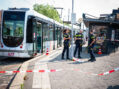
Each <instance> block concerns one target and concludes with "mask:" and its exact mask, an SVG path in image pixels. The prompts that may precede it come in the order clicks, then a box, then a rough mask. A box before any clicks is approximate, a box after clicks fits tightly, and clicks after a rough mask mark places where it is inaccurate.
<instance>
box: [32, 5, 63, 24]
mask: <svg viewBox="0 0 119 89" xmlns="http://www.w3.org/2000/svg"><path fill="white" fill-rule="evenodd" d="M33 7H34V10H35V11H37V12H38V13H41V14H43V15H45V16H47V17H49V18H52V19H54V20H56V21H58V22H60V23H61V22H62V21H61V19H60V17H59V13H58V11H57V10H56V9H54V7H53V6H50V5H48V4H47V5H43V4H41V5H39V4H35V5H34V6H33Z"/></svg>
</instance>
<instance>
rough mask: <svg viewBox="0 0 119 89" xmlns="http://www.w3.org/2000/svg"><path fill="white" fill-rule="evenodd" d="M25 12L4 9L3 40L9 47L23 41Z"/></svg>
mask: <svg viewBox="0 0 119 89" xmlns="http://www.w3.org/2000/svg"><path fill="white" fill-rule="evenodd" d="M24 18H25V12H15V11H5V12H4V15H3V31H2V32H3V35H2V36H3V41H4V44H5V45H7V46H9V47H16V46H19V45H20V44H21V43H22V41H23V32H24Z"/></svg>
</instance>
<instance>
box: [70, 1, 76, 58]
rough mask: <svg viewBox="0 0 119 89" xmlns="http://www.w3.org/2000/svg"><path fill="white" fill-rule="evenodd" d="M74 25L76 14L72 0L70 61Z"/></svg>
mask: <svg viewBox="0 0 119 89" xmlns="http://www.w3.org/2000/svg"><path fill="white" fill-rule="evenodd" d="M75 23H76V14H75V13H74V0H72V14H71V24H72V29H71V40H72V41H71V59H73V52H74V50H73V25H74V24H75Z"/></svg>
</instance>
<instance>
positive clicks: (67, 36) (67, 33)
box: [62, 29, 71, 59]
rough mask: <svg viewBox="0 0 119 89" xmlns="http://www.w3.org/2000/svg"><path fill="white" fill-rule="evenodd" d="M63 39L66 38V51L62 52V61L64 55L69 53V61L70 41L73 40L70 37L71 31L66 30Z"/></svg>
mask: <svg viewBox="0 0 119 89" xmlns="http://www.w3.org/2000/svg"><path fill="white" fill-rule="evenodd" d="M63 33H64V34H63V37H64V49H63V52H62V59H64V53H65V52H67V59H69V40H70V39H71V38H70V35H69V30H68V29H66V30H64V32H63Z"/></svg>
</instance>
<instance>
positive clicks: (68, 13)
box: [68, 9, 70, 22]
mask: <svg viewBox="0 0 119 89" xmlns="http://www.w3.org/2000/svg"><path fill="white" fill-rule="evenodd" d="M69 17H70V9H68V22H69Z"/></svg>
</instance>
